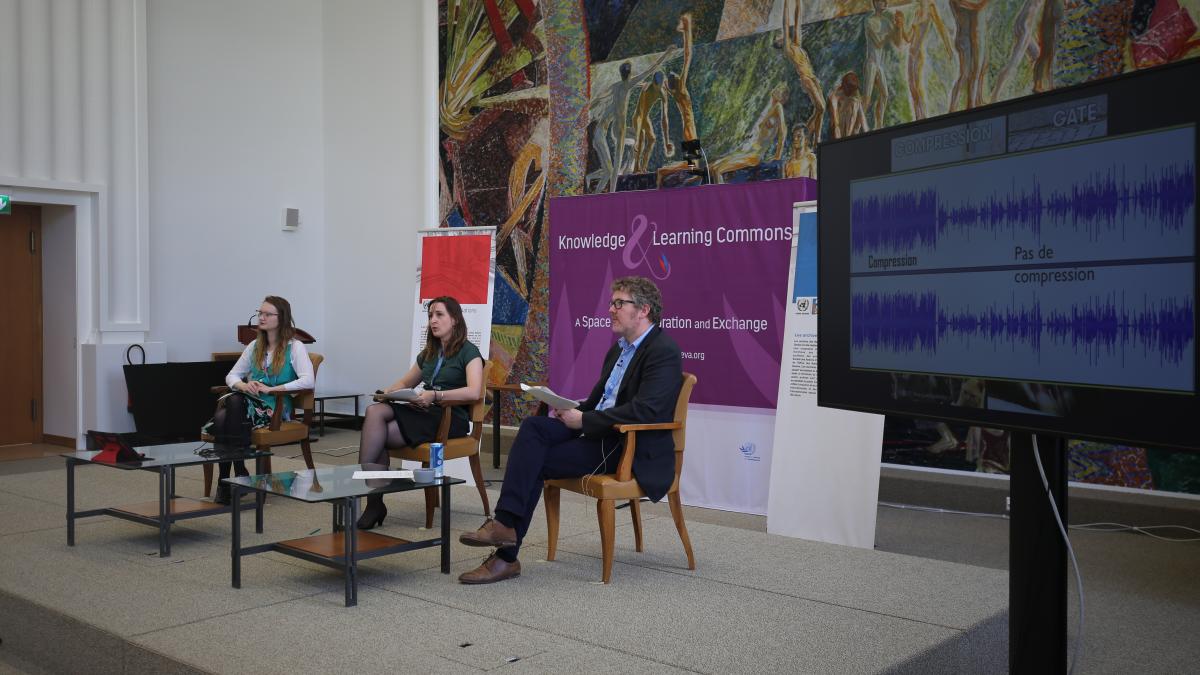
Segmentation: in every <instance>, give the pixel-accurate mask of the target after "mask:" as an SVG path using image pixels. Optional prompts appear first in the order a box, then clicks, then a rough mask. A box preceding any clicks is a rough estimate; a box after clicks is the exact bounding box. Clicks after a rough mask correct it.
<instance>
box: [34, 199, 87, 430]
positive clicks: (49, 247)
mask: <svg viewBox="0 0 1200 675" xmlns="http://www.w3.org/2000/svg"><path fill="white" fill-rule="evenodd" d="M75 262H76V261H75V209H74V208H72V207H70V206H49V205H47V206H43V207H42V400H43V401H44V402H45V405H44V406H43V408H44V409H45V416H44V417H43V418H42V432H43V433H47V434H51V435H53V436H62V437H64V438H75V436H76V435H77V434H78V429H79V423H78V419H77V418H78V416H77V414H76V407H77V403H78V392H77V391H76V382H77V381H78V378H77V372H78V364H77V363H76V361H77V353H78V350H77V349H76V335H77V334H76V331H77V329H78V327H77V322H76V315H77V308H76V303H75V288H76V279H75V267H76V265H75Z"/></svg>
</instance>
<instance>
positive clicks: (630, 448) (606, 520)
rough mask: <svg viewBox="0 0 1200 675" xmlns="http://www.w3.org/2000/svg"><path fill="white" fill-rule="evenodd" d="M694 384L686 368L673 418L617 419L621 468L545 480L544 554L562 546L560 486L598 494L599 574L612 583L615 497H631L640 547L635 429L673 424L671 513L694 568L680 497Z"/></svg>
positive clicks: (551, 556)
mask: <svg viewBox="0 0 1200 675" xmlns="http://www.w3.org/2000/svg"><path fill="white" fill-rule="evenodd" d="M694 386H696V376H695V375H692V374H691V373H684V374H683V387H682V388H681V389H680V390H679V398H678V399H676V401H675V421H674V422H663V423H659V424H614V425H613V429H614V430H616V431H617V432H618V433H623V434H625V449H624V450H623V451H622V452H621V462H620V464H618V465H617V472H616V473H610V474H598V475H591V476H583V477H582V478H557V479H554V480H548V481H546V482H545V487H544V488H543V496H544V499H545V502H546V529H547V531H548V533H547V534H548V536H547V542H546V549H547V551H546V560H554V554H555V551H556V549H557V547H558V512H559V511H558V501H559V491H560V490H570V491H571V492H577V493H579V494H581V495H584V496H586V497H592V498H594V499H596V517H597V519H598V520H599V521H600V543H601V547H602V549H603V551H604V569H603V574H602V576H601V579H602V580H603V581H604V583H606V584H607V583H608V582H609V581H610V580H611V579H612V566H613V539H614V538H615V535H616V514H617V512H616V505H617V500H619V499H625V500H629V515H630V516H631V517H632V518H633V536H634V543H635V544H636V548H637V552H638V553H641V552H642V511H641V507H640V505H639V504H640V500H641V498H642V497H645V496H646V493H645V492H643V491H642V488H641V487H640V486H639V485H638V484H637V481H636V480H634V478H633V454H634V449H635V448H636V447H637V432H639V431H656V430H660V429H671V430H672V434H671V435H672V437H673V438H674V439H675V481H674V482H672V483H671V488H670V489H669V490H667V500H668V502H669V503H670V505H671V517H672V518H673V519H674V520H675V529H676V530H679V538H680V540H682V541H683V550H684V551H685V552H687V560H688V569H689V570H694V569H696V559H695V557H694V556H693V555H692V541H691V539H689V538H688V533H687V526H686V525H685V524H684V522H683V503H682V502H681V501H679V474H680V473H681V472H682V471H683V445H684V444H683V439H684V435H685V433H686V431H687V412H688V400H689V399H690V398H691V397H692V387H694Z"/></svg>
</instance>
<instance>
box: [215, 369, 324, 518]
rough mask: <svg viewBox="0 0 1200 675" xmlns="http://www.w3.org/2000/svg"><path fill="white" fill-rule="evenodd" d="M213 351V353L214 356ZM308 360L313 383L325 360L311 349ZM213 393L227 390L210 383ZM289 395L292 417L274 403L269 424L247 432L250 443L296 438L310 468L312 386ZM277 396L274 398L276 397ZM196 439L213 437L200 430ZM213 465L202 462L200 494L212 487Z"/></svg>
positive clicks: (259, 445) (276, 442)
mask: <svg viewBox="0 0 1200 675" xmlns="http://www.w3.org/2000/svg"><path fill="white" fill-rule="evenodd" d="M215 357H216V355H215V354H214V359H215ZM308 358H309V360H311V361H312V369H313V384H314V385H315V384H316V378H317V370H318V369H319V368H320V367H321V362H322V361H324V360H325V357H324V356H321V355H320V354H317V353H315V352H309V353H308ZM212 392H213V393H214V394H218V395H220V394H227V393H229V387H226V386H223V385H222V386H220V387H213V388H212ZM288 395H290V396H291V397H292V419H290V420H284V419H283V406H282V405H277V406H275V413H274V414H273V415H271V424H270V425H268V426H265V427H261V428H258V429H254V430H253V431H251V432H250V445H253V446H254V447H256V448H258V449H259V450H266V449H268V448H270V447H272V446H275V445H285V444H287V443H295V442H296V441H300V449H301V450H302V451H303V452H304V463H305V464H306V465H308V468H310V469H314V468H316V467H314V466H313V459H312V447H311V446H309V443H308V434H309V431H310V430H311V427H312V421H313V408H314V403H315V394H314V393H313V390H312V389H297V390H295V391H290V392H288ZM277 400H278V399H277ZM296 410H303V411H304V416H303V417H302V418H300V419H296ZM200 440H202V441H207V442H209V443H211V442H212V441H213V437H212V436H211V435H209V434H201V435H200ZM263 462H264V464H265V466H266V470H267V473H270V472H271V458H270V457H267V458H266V459H265V460H263ZM212 477H213V465H212V464H205V465H204V496H206V497H207V496H208V495H209V493H210V491H211V490H212Z"/></svg>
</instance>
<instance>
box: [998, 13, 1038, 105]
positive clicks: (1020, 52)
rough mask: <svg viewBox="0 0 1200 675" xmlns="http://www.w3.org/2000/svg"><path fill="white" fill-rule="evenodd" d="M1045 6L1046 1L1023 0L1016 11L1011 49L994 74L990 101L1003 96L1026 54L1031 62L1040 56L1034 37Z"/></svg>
mask: <svg viewBox="0 0 1200 675" xmlns="http://www.w3.org/2000/svg"><path fill="white" fill-rule="evenodd" d="M1045 4H1046V0H1024V2H1023V3H1022V4H1021V8H1020V9H1018V10H1017V16H1016V18H1015V19H1014V21H1013V41H1012V49H1011V51H1009V54H1008V60H1007V61H1005V63H1004V65H1003V66H1002V67H1001V68H1000V72H998V73H996V80H995V82H993V83H992V98H991V100H992V101H993V102H995V101H999V100H1000V99H1001V97H1002V96H1003V95H1004V86H1005V85H1006V84H1008V81H1009V79H1011V78H1012V76H1013V74H1014V73H1016V72H1017V68H1018V67H1019V66H1020V65H1021V61H1022V60H1024V58H1025V54H1026V53H1028V54H1029V58H1030V59H1031V60H1033V61H1036V60H1037V58H1038V56H1040V52H1041V48H1040V47H1039V46H1038V43H1037V41H1036V40H1034V37H1035V36H1036V35H1037V33H1038V29H1039V28H1038V27H1039V25H1040V24H1041V19H1042V7H1043V6H1044V5H1045Z"/></svg>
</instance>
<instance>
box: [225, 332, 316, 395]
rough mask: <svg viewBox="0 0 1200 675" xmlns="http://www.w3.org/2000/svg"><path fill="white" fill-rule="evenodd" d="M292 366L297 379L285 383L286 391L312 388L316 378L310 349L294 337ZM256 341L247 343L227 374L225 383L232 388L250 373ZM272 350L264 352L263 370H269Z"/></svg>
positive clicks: (261, 366)
mask: <svg viewBox="0 0 1200 675" xmlns="http://www.w3.org/2000/svg"><path fill="white" fill-rule="evenodd" d="M291 345H292V368H294V369H295V371H296V376H297V377H296V379H294V380H292V381H291V382H288V383H287V384H285V385H283V388H284V390H286V391H295V390H297V389H312V388H313V383H314V382H316V378H315V377H313V367H312V360H311V359H309V358H308V350H307V349H306V348H305V347H304V343H303V342H301V341H299V340H297V339H296V338H292V340H291ZM253 352H254V343H253V342H251V343H250V344H248V345H246V348H245V349H243V350H242V355H241V356H239V357H238V360H237V363H235V364H233V368H232V369H231V370H230V371H229V374H228V375H226V376H225V384H227V385H229V388H230V389H232V388H233V385H235V384H237V383H238V382H241V381H242V379H243V378H245V377H246V375H248V374H249V373H250V362H251V359H252V358H253V356H252V353H253ZM271 353H272V352H271V351H269V350H268V351H267V353H266V354H263V362H262V364H261V365H260V366H259V367H260V368H262V369H263V370H267V366H268V365H269V364H270V363H271Z"/></svg>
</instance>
